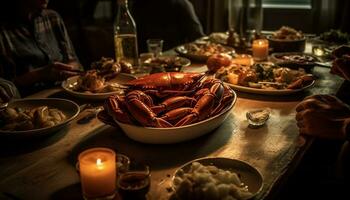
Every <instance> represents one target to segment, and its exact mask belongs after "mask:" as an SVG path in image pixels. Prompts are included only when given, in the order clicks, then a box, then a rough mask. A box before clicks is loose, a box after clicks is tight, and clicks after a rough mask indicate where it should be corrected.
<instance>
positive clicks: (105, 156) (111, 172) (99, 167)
mask: <svg viewBox="0 0 350 200" xmlns="http://www.w3.org/2000/svg"><path fill="white" fill-rule="evenodd" d="M78 159H79V170H80V180H81V186H82V190H83V195H84V197H85V199H96V198H103V197H113V196H114V195H115V191H116V164H115V152H114V151H113V150H111V149H108V148H92V149H88V150H86V151H84V152H82V153H80V154H79V158H78Z"/></svg>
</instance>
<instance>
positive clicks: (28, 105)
mask: <svg viewBox="0 0 350 200" xmlns="http://www.w3.org/2000/svg"><path fill="white" fill-rule="evenodd" d="M39 106H48V107H51V108H56V109H59V110H60V111H62V113H63V114H64V115H65V116H66V119H65V120H64V121H62V122H60V123H58V124H56V125H54V126H51V127H44V128H38V129H31V130H25V131H7V130H1V129H0V137H6V138H28V137H37V136H43V135H47V134H51V133H54V132H55V131H57V130H59V129H61V128H63V127H64V126H66V125H67V124H68V123H69V122H70V121H72V120H73V119H74V118H75V117H76V116H77V115H78V114H79V112H80V109H79V106H78V105H77V104H76V103H74V102H73V101H70V100H66V99H58V98H35V99H34V98H32V99H30V98H28V99H18V100H14V101H11V102H10V103H9V104H8V107H9V108H15V107H17V108H21V109H32V108H35V107H39Z"/></svg>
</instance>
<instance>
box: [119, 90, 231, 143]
mask: <svg viewBox="0 0 350 200" xmlns="http://www.w3.org/2000/svg"><path fill="white" fill-rule="evenodd" d="M233 94H234V98H233V101H232V103H231V105H230V106H228V107H227V108H226V109H225V110H223V111H222V112H221V113H219V114H218V115H216V116H213V117H210V118H208V119H205V120H203V121H200V122H197V123H194V124H190V125H186V126H181V127H172V128H153V127H143V126H136V125H132V124H124V123H121V122H118V121H116V122H117V124H118V125H119V126H120V127H121V128H122V129H123V131H124V133H125V134H126V135H127V136H128V137H129V138H131V139H133V140H136V141H138V142H142V143H148V144H171V143H177V142H183V141H187V140H191V139H194V138H197V137H200V136H202V135H205V134H207V133H209V132H211V131H212V130H214V129H215V128H217V127H219V126H220V125H221V124H222V123H223V122H224V121H225V119H226V118H227V117H228V115H229V114H230V111H231V109H232V108H233V106H234V104H235V103H236V99H237V95H236V93H235V92H234V91H233Z"/></svg>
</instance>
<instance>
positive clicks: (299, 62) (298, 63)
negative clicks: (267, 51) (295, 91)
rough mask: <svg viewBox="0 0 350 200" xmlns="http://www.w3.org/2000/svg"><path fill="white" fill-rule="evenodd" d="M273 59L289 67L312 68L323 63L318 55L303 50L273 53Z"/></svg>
mask: <svg viewBox="0 0 350 200" xmlns="http://www.w3.org/2000/svg"><path fill="white" fill-rule="evenodd" d="M271 61H272V62H274V63H276V64H277V65H280V66H285V67H289V68H298V67H302V68H305V69H310V68H312V67H314V66H316V65H321V63H320V62H321V60H320V59H319V58H317V57H316V56H314V55H312V54H308V53H302V52H288V53H273V54H271Z"/></svg>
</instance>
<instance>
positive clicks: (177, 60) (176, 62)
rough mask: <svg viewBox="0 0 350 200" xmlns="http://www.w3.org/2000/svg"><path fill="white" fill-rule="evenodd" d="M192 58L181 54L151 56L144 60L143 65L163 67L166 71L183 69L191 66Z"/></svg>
mask: <svg viewBox="0 0 350 200" xmlns="http://www.w3.org/2000/svg"><path fill="white" fill-rule="evenodd" d="M190 64H191V60H189V59H187V58H184V57H180V56H160V57H157V58H150V59H147V60H145V61H144V62H143V65H145V66H148V67H163V68H164V69H165V71H169V72H170V71H175V72H178V71H181V69H182V67H186V66H189V65H190Z"/></svg>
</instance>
